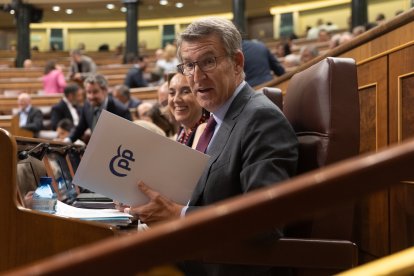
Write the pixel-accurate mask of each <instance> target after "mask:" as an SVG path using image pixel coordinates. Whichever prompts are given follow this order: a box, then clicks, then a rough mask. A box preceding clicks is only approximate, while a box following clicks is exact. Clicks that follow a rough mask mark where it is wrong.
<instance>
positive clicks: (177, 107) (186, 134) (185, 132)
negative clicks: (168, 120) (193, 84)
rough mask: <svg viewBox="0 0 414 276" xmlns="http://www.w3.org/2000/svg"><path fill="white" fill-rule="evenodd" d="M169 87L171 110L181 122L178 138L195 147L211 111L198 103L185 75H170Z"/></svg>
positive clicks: (183, 142)
mask: <svg viewBox="0 0 414 276" xmlns="http://www.w3.org/2000/svg"><path fill="white" fill-rule="evenodd" d="M168 89H169V92H168V108H169V111H170V113H171V114H172V116H173V117H174V118H175V120H176V121H177V122H178V123H179V124H180V128H179V130H178V133H177V137H176V140H177V142H179V143H181V144H185V145H187V146H189V147H192V148H195V147H196V146H197V142H198V139H199V138H200V135H201V133H202V132H203V130H204V128H205V125H206V124H205V122H206V121H207V120H208V118H209V117H210V113H209V112H207V111H206V110H205V109H203V108H202V107H201V106H200V105H199V104H198V102H197V100H196V98H195V96H194V94H193V92H192V91H191V89H190V85H189V84H188V81H187V79H186V77H185V76H184V75H182V74H179V73H177V74H171V75H169V77H168Z"/></svg>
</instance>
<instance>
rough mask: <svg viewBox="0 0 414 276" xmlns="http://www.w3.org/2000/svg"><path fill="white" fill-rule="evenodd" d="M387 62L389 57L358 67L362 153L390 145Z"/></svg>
mask: <svg viewBox="0 0 414 276" xmlns="http://www.w3.org/2000/svg"><path fill="white" fill-rule="evenodd" d="M387 62H388V59H387V57H381V58H378V59H375V60H372V61H370V62H367V63H364V64H361V65H359V66H358V87H359V92H360V112H361V123H360V124H361V126H360V127H361V149H360V150H361V153H365V152H367V151H369V150H377V149H378V148H381V147H384V146H386V145H387V144H388V135H387V132H388V129H387V113H388V112H387V105H388V95H387V88H388V81H387ZM373 137H375V139H373Z"/></svg>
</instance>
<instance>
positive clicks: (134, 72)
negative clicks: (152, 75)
mask: <svg viewBox="0 0 414 276" xmlns="http://www.w3.org/2000/svg"><path fill="white" fill-rule="evenodd" d="M126 59H127V63H128V64H129V63H130V64H134V66H133V67H132V68H130V69H129V70H128V73H127V74H126V76H125V81H124V84H125V85H126V86H128V87H129V88H136V87H146V86H148V82H147V80H146V79H145V77H144V72H145V69H146V68H147V57H145V56H140V57H136V56H135V55H134V54H131V53H129V54H127V57H126Z"/></svg>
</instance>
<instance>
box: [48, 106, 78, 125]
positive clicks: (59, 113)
mask: <svg viewBox="0 0 414 276" xmlns="http://www.w3.org/2000/svg"><path fill="white" fill-rule="evenodd" d="M76 109H77V108H76ZM77 111H78V114H80V110H79V109H77ZM50 116H51V118H50V124H51V125H52V129H53V130H56V128H57V125H58V123H59V121H60V120H62V119H69V120H71V121H72V122H73V117H72V114H71V113H70V110H69V108H68V106H67V104H66V103H65V102H64V101H63V100H60V102H58V103H57V104H55V105H54V106H53V107H52V111H51V112H50Z"/></svg>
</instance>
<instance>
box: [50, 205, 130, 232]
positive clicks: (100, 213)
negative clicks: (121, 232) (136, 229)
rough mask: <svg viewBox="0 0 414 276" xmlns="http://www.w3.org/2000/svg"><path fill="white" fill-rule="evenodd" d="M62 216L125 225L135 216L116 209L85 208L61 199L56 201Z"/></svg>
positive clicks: (57, 209) (59, 213)
mask: <svg viewBox="0 0 414 276" xmlns="http://www.w3.org/2000/svg"><path fill="white" fill-rule="evenodd" d="M55 215H58V216H61V217H68V218H77V219H81V220H89V221H99V222H103V223H107V224H113V225H120V226H125V225H128V224H130V223H131V219H132V218H133V216H131V215H129V214H126V213H123V212H120V211H118V210H116V209H85V208H77V207H73V206H70V205H67V204H65V203H63V202H61V201H59V200H58V201H57V203H56V214H55Z"/></svg>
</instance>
